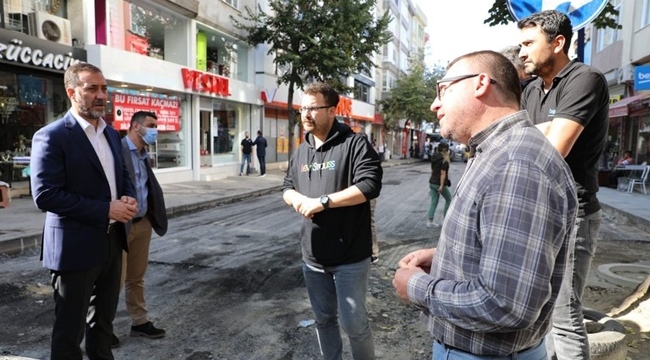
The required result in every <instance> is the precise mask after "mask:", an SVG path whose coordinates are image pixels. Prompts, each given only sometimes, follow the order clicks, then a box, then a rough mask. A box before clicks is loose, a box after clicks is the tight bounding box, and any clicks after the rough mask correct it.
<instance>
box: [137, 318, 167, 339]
mask: <svg viewBox="0 0 650 360" xmlns="http://www.w3.org/2000/svg"><path fill="white" fill-rule="evenodd" d="M131 336H136V337H138V336H142V337H146V338H149V339H160V338H162V337H165V330H163V329H158V328H157V327H155V326H153V323H152V322H151V321H147V322H146V323H144V324H142V325H137V326H131Z"/></svg>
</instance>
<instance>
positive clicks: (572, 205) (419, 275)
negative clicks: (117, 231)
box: [393, 51, 577, 359]
mask: <svg viewBox="0 0 650 360" xmlns="http://www.w3.org/2000/svg"><path fill="white" fill-rule="evenodd" d="M520 95H521V85H520V83H519V78H518V76H517V71H516V70H515V68H514V66H513V65H512V64H511V63H510V61H509V60H508V59H507V58H505V57H504V56H503V55H501V54H499V53H496V52H493V51H480V52H475V53H471V54H467V55H464V56H461V57H459V58H457V59H456V60H454V61H453V62H451V63H450V64H449V66H448V67H447V73H446V75H445V78H443V79H441V80H439V81H438V97H437V99H436V100H435V101H434V102H433V104H432V106H431V110H432V111H434V112H436V113H437V116H438V119H439V120H440V125H441V126H442V135H443V136H445V137H450V138H452V139H453V140H454V141H458V142H461V143H465V144H469V147H470V159H469V161H468V164H467V169H466V171H465V174H464V175H463V177H462V178H461V180H460V182H459V183H458V185H457V187H456V190H455V193H454V197H453V200H452V203H451V206H450V208H449V212H448V213H447V216H446V217H445V222H444V224H443V227H442V233H441V235H440V240H439V243H438V247H437V248H436V249H425V250H418V251H414V252H412V253H410V254H408V255H407V256H405V257H404V258H403V259H402V260H401V261H400V262H399V269H398V270H397V272H396V273H395V278H394V280H393V285H394V286H395V289H396V291H397V293H398V294H399V296H400V297H401V298H402V299H404V300H406V301H408V302H410V303H412V304H414V305H417V306H418V307H420V308H421V309H422V312H423V315H424V318H425V323H426V325H427V328H428V330H429V331H430V332H431V333H432V335H433V337H434V339H435V342H434V344H433V358H434V359H439V358H441V359H442V358H445V359H446V358H448V357H447V356H453V355H454V354H456V355H461V356H463V359H485V358H488V357H490V356H513V358H514V357H516V358H519V359H545V358H546V348H545V346H544V336H545V335H546V333H548V331H549V330H550V326H551V323H550V320H551V313H552V310H553V305H554V303H555V300H556V299H557V296H558V292H559V290H560V285H561V283H562V277H563V276H564V271H565V265H566V260H567V254H568V248H569V246H570V245H571V244H570V243H571V242H572V241H573V239H574V236H575V231H574V228H575V218H576V215H577V195H576V190H575V186H574V185H573V177H572V175H571V171H570V169H569V167H568V166H567V165H566V162H565V161H564V159H562V157H561V156H560V154H559V153H558V152H557V151H556V150H555V149H554V148H553V146H552V145H551V143H549V142H548V141H547V140H546V139H545V137H544V135H543V134H542V133H541V132H540V131H539V130H538V129H536V128H535V126H534V125H533V124H532V122H531V121H530V119H529V118H528V114H527V112H526V111H520V110H519V99H520Z"/></svg>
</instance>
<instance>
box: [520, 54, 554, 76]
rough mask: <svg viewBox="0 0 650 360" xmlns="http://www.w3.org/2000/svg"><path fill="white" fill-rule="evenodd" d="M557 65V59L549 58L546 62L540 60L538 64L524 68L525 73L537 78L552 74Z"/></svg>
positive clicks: (531, 64) (527, 65)
mask: <svg viewBox="0 0 650 360" xmlns="http://www.w3.org/2000/svg"><path fill="white" fill-rule="evenodd" d="M554 65H555V59H553V58H552V57H548V58H546V59H544V60H540V61H539V62H537V63H528V64H526V65H525V67H524V71H525V72H526V74H527V75H535V76H544V75H546V74H547V73H550V72H551V71H552V70H553V66H554Z"/></svg>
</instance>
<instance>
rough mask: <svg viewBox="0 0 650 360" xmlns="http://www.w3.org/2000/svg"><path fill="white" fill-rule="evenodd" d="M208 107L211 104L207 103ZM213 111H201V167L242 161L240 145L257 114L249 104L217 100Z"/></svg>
mask: <svg viewBox="0 0 650 360" xmlns="http://www.w3.org/2000/svg"><path fill="white" fill-rule="evenodd" d="M205 103H206V105H207V101H205ZM211 105H212V110H211V111H210V110H209V109H206V110H201V123H200V129H199V131H200V132H201V166H203V167H205V166H213V165H217V164H224V163H231V162H233V161H239V160H238V159H239V142H240V141H241V139H243V136H244V133H243V130H242V129H244V128H246V129H249V130H247V131H249V132H251V136H253V135H254V133H253V131H256V130H253V131H251V130H250V123H251V117H252V116H253V112H252V110H251V106H250V105H248V104H240V103H232V102H227V101H218V100H213V101H212V102H211Z"/></svg>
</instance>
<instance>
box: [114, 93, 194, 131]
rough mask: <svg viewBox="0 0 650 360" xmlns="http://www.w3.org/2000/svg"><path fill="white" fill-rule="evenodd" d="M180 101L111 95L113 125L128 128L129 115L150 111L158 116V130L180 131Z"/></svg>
mask: <svg viewBox="0 0 650 360" xmlns="http://www.w3.org/2000/svg"><path fill="white" fill-rule="evenodd" d="M180 105H181V104H180V101H179V100H177V99H163V98H154V97H148V96H139V95H127V94H115V95H113V127H114V128H115V129H116V130H129V124H130V123H131V117H132V116H133V114H135V113H136V112H138V111H150V112H153V113H155V114H156V116H157V117H158V131H180V129H181V126H180Z"/></svg>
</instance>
